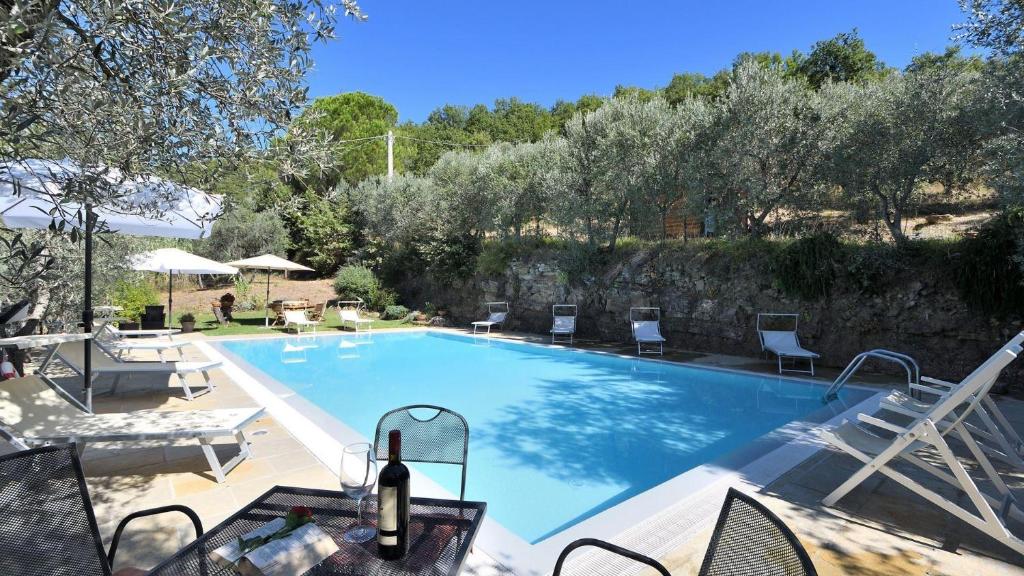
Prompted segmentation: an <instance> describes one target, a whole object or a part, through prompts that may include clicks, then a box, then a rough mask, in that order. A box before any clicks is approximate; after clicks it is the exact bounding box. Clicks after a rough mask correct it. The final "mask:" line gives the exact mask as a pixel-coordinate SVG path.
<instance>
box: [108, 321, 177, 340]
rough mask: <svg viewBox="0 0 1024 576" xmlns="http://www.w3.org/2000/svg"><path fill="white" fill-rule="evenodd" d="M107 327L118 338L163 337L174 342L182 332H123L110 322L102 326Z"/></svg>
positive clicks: (167, 329)
mask: <svg viewBox="0 0 1024 576" xmlns="http://www.w3.org/2000/svg"><path fill="white" fill-rule="evenodd" d="M100 327H101V328H103V327H105V328H106V329H107V330H109V331H110V333H111V334H113V335H114V336H117V337H118V338H130V337H146V338H153V337H159V336H163V337H165V338H167V339H168V340H173V337H174V335H176V334H181V330H178V329H177V328H151V329H147V330H122V329H120V328H118V327H117V326H114V325H113V324H110V323H109V322H103V323H102V325H101V326H100Z"/></svg>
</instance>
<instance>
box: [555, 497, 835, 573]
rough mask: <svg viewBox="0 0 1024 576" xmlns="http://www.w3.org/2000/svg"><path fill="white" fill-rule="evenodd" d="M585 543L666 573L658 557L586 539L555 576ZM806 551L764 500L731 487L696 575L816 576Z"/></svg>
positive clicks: (558, 564)
mask: <svg viewBox="0 0 1024 576" xmlns="http://www.w3.org/2000/svg"><path fill="white" fill-rule="evenodd" d="M581 546H597V547H599V548H604V549H605V550H609V551H611V552H614V553H616V554H619V555H621V556H625V557H626V558H630V559H632V560H636V561H637V562H642V563H644V564H647V565H648V566H651V567H652V568H654V569H655V570H657V571H658V572H660V573H661V574H662V576H669V572H668V570H666V569H665V567H664V566H662V565H661V564H659V563H658V562H657V561H655V560H653V559H651V558H648V557H646V556H642V555H640V554H637V553H636V552H632V551H630V550H626V549H625V548H620V547H618V546H615V545H614V544H609V543H607V542H602V541H601V540H593V539H590V538H584V539H582V540H577V541H575V542H573V543H572V544H569V545H568V546H566V548H565V549H564V550H562V554H561V555H559V557H558V561H557V562H556V563H555V571H554V573H553V574H552V576H560V572H561V569H562V563H563V562H564V561H565V558H566V557H567V556H568V555H569V553H570V552H572V551H573V550H575V549H576V548H579V547H581ZM817 574H818V572H817V571H816V570H815V569H814V565H813V564H811V558H810V557H809V556H808V555H807V551H805V550H804V547H803V546H802V545H801V544H800V541H799V540H797V537H796V535H794V534H793V532H792V531H791V530H790V529H789V528H787V527H786V525H785V524H783V523H782V520H779V517H778V516H776V515H775V514H773V513H772V512H771V510H768V509H767V508H765V507H764V505H763V504H761V503H759V502H758V501H756V500H754V499H753V498H751V497H750V496H747V495H746V494H743V493H742V492H739V491H738V490H736V489H734V488H730V489H729V493H728V494H726V496H725V503H724V504H723V505H722V512H721V513H720V514H719V516H718V522H717V523H716V524H715V531H714V533H713V534H712V535H711V543H710V544H709V545H708V551H707V552H706V553H705V554H704V562H703V563H702V564H701V566H700V572H699V573H698V576H739V575H743V576H817Z"/></svg>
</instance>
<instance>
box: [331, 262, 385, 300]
mask: <svg viewBox="0 0 1024 576" xmlns="http://www.w3.org/2000/svg"><path fill="white" fill-rule="evenodd" d="M380 289H381V288H380V282H378V281H377V277H376V276H374V274H373V270H370V269H369V268H367V267H366V266H342V267H341V268H339V269H338V275H337V276H335V277H334V293H335V294H337V295H338V298H341V299H342V300H355V299H357V298H360V299H362V300H363V301H364V302H366V303H367V305H368V306H374V307H376V305H377V304H378V303H379V301H378V298H379V296H378V292H380Z"/></svg>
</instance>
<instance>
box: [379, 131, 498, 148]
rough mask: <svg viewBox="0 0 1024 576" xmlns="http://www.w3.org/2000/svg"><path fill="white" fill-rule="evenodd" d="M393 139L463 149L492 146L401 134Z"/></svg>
mask: <svg viewBox="0 0 1024 576" xmlns="http://www.w3.org/2000/svg"><path fill="white" fill-rule="evenodd" d="M395 138H402V139H404V140H412V141H414V142H423V143H425V144H439V145H441V146H464V147H467V148H487V147H489V146H492V144H465V143H462V142H453V141H450V140H449V141H441V140H426V139H424V138H416V137H413V136H402V135H401V134H395ZM512 143H513V144H515V142H512Z"/></svg>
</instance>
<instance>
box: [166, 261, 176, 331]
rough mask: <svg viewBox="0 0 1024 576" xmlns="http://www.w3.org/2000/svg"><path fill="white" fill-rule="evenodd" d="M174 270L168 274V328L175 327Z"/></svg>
mask: <svg viewBox="0 0 1024 576" xmlns="http://www.w3.org/2000/svg"><path fill="white" fill-rule="evenodd" d="M173 294H174V270H171V271H170V272H168V273H167V327H168V328H170V327H171V326H173V325H174V296H173Z"/></svg>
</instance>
